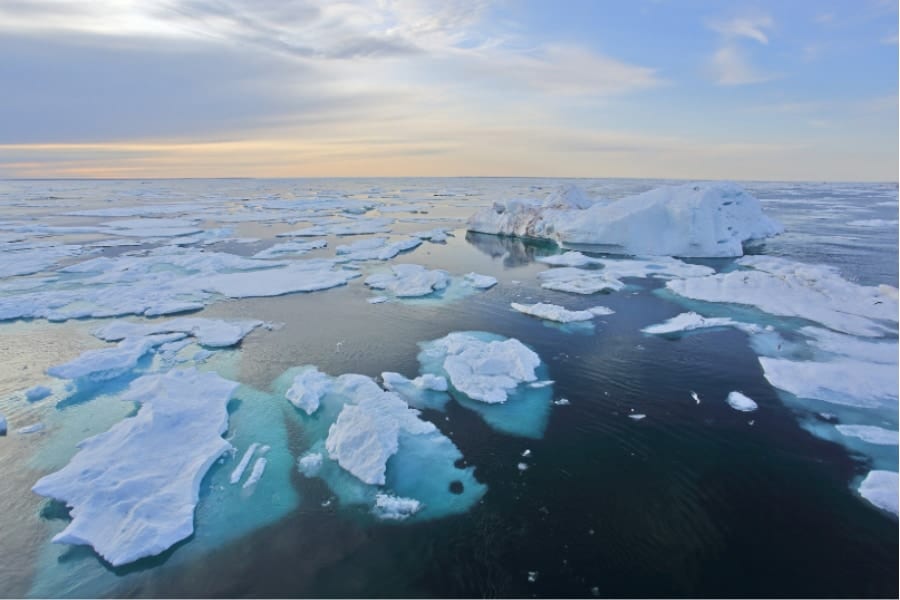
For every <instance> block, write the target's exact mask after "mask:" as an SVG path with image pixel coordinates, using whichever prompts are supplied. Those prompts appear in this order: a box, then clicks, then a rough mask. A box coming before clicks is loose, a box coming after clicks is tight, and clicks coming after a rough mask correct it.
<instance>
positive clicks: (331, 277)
mask: <svg viewBox="0 0 900 600" xmlns="http://www.w3.org/2000/svg"><path fill="white" fill-rule="evenodd" d="M354 277H359V273H354V272H352V271H343V270H335V269H332V268H331V263H329V262H323V261H303V262H301V261H297V262H294V263H291V264H290V265H288V266H286V267H280V268H276V269H268V270H265V271H247V272H241V273H226V274H222V275H213V276H211V277H208V278H206V279H205V280H203V281H202V282H200V283H199V285H200V287H201V289H203V290H205V291H211V292H218V293H219V294H222V295H223V296H228V297H229V298H255V297H263V296H283V295H284V294H291V293H294V292H315V291H318V290H327V289H329V288H333V287H337V286H340V285H346V283H347V282H348V281H350V280H351V279H353V278H354Z"/></svg>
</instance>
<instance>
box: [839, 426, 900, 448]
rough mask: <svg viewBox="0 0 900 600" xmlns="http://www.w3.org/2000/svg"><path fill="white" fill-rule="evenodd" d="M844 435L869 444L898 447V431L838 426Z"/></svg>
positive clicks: (869, 427) (873, 427) (882, 428)
mask: <svg viewBox="0 0 900 600" xmlns="http://www.w3.org/2000/svg"><path fill="white" fill-rule="evenodd" d="M835 428H836V429H837V430H838V431H839V432H841V434H842V435H846V436H849V437H855V438H859V439H861V440H862V441H864V442H867V443H869V444H875V445H878V446H896V445H897V431H896V430H891V429H885V428H884V427H876V426H874V425H837V426H836V427H835Z"/></svg>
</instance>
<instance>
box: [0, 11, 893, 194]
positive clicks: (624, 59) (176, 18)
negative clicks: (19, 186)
mask: <svg viewBox="0 0 900 600" xmlns="http://www.w3.org/2000/svg"><path fill="white" fill-rule="evenodd" d="M897 32H898V12H897V2H896V0H893V1H883V0H852V1H830V0H815V1H812V0H809V1H802V0H795V1H791V2H783V1H777V0H764V1H761V2H744V1H742V0H737V1H732V2H725V1H721V0H716V1H708V2H701V1H692V0H671V1H667V0H633V1H626V0H565V1H551V0H534V1H532V0H497V1H496V2H492V1H489V0H457V1H454V0H368V1H367V0H360V1H358V2H340V1H325V0H322V1H319V2H316V1H313V0H92V1H91V2H84V1H83V0H2V1H0V56H2V57H3V59H2V60H0V178H13V177H136V178H149V177H335V176H341V177H344V176H347V177H352V176H362V177H369V176H541V177H554V176H556V177H638V178H643V177H650V178H657V177H659V178H678V179H738V180H753V179H755V180H823V181H833V180H839V181H871V180H875V181H897V179H898V177H897V174H898V41H897Z"/></svg>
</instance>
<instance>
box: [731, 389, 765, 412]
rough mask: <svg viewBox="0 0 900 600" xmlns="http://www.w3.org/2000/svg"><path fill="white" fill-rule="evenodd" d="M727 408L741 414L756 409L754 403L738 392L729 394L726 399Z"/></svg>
mask: <svg viewBox="0 0 900 600" xmlns="http://www.w3.org/2000/svg"><path fill="white" fill-rule="evenodd" d="M727 402H728V406H730V407H731V408H733V409H734V410H739V411H741V412H752V411H754V410H756V409H757V408H758V406H757V405H756V402H754V401H753V400H752V399H751V398H748V397H747V396H745V395H744V394H742V393H740V392H731V393H729V394H728V398H727Z"/></svg>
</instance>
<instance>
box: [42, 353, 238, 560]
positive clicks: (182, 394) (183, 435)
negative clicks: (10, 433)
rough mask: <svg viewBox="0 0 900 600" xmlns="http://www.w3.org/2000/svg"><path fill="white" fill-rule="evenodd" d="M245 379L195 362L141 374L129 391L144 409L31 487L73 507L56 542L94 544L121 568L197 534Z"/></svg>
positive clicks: (87, 443)
mask: <svg viewBox="0 0 900 600" xmlns="http://www.w3.org/2000/svg"><path fill="white" fill-rule="evenodd" d="M237 385H238V384H237V383H234V382H232V381H228V380H226V379H223V378H222V377H220V376H219V375H217V374H215V373H200V372H198V371H196V370H194V369H187V370H182V371H170V372H168V373H166V374H164V375H147V376H144V377H141V378H139V379H136V380H135V381H134V382H132V384H131V386H130V388H129V390H128V392H127V393H126V394H125V395H124V396H123V397H122V399H123V400H125V401H127V402H137V403H139V404H140V405H141V407H140V409H139V410H138V413H137V414H136V415H135V416H134V417H130V418H127V419H125V420H123V421H121V422H120V423H118V424H116V425H114V426H113V427H112V428H111V429H109V430H108V431H107V432H105V433H101V434H99V435H96V436H94V437H91V438H88V439H86V440H84V441H83V442H81V443H80V444H79V448H80V450H79V452H78V453H77V454H76V455H75V456H74V457H73V458H72V460H71V461H69V464H68V465H66V466H65V467H63V468H62V469H60V470H59V471H57V472H55V473H52V474H50V475H47V476H45V477H43V478H41V479H40V480H38V482H37V483H36V484H35V485H34V487H33V488H32V489H33V490H34V491H35V492H36V493H38V494H40V495H42V496H47V497H50V498H54V499H56V500H59V501H61V502H65V503H66V504H67V505H68V506H69V507H71V509H72V510H71V515H72V521H71V522H70V523H69V525H68V526H67V527H66V528H65V529H64V530H63V531H62V532H61V533H60V534H58V535H57V536H56V537H54V538H53V541H54V542H59V543H64V544H88V545H91V546H93V547H94V550H96V551H97V553H98V554H100V555H101V556H103V557H104V558H105V559H106V560H107V561H108V562H109V563H110V564H112V565H113V566H118V565H123V564H126V563H129V562H132V561H135V560H137V559H139V558H142V557H145V556H153V555H155V554H159V553H160V552H162V551H164V550H166V549H167V548H169V547H170V546H172V545H173V544H174V543H176V542H178V541H179V540H182V539H184V538H186V537H188V536H189V535H190V534H191V533H192V532H193V530H194V507H195V506H196V504H197V499H198V494H199V488H200V482H201V480H202V479H203V476H204V475H205V474H206V471H207V470H208V469H209V468H210V467H211V466H212V465H213V463H214V462H215V461H216V459H218V458H219V457H220V456H221V455H222V454H223V453H224V452H225V451H227V450H228V449H229V447H230V445H229V444H228V442H226V441H225V440H224V439H222V437H221V436H222V434H223V433H224V432H225V430H226V429H227V427H228V412H227V411H226V405H227V403H228V400H229V398H231V395H232V393H233V392H234V390H235V388H237ZM148 459H149V460H148Z"/></svg>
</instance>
